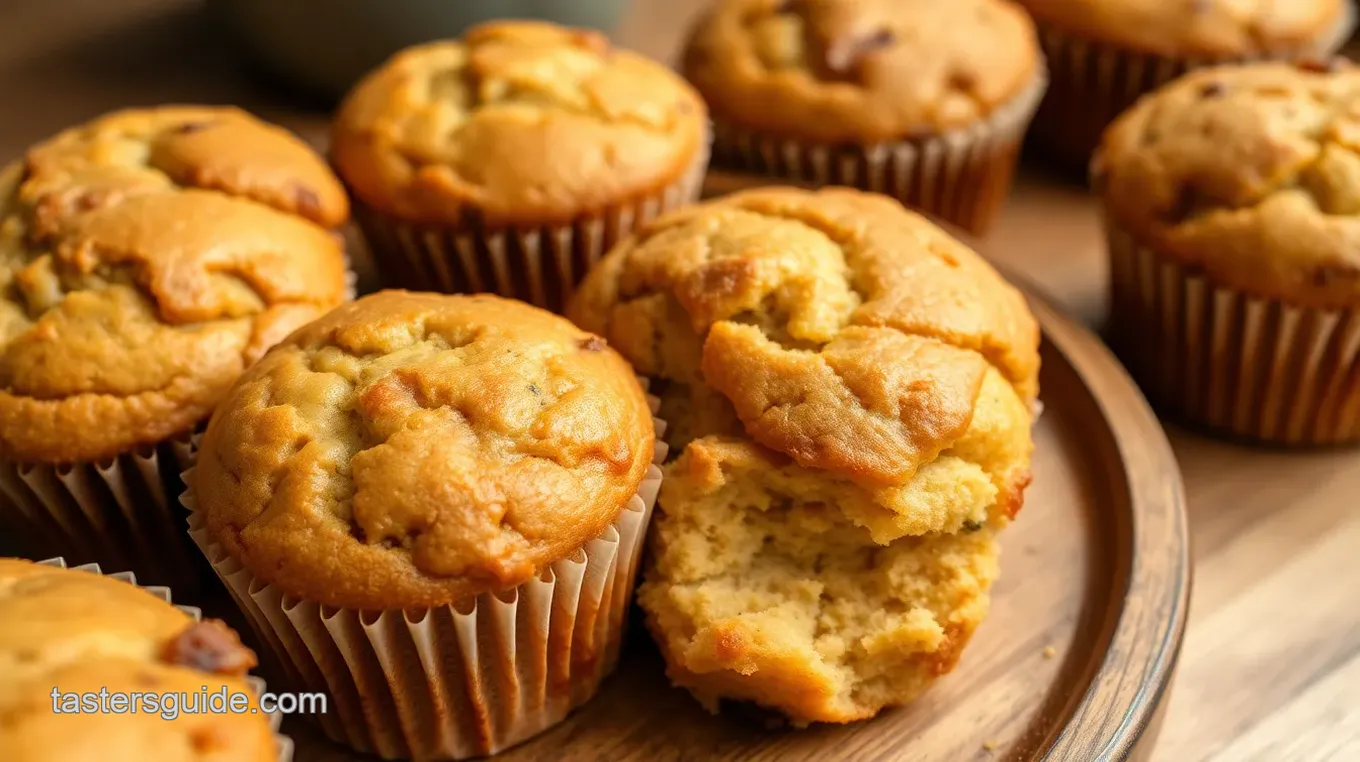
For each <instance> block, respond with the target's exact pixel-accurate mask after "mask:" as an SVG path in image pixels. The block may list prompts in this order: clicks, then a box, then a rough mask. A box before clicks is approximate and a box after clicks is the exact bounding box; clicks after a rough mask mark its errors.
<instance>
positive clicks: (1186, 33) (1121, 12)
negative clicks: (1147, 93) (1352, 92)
mask: <svg viewBox="0 0 1360 762" xmlns="http://www.w3.org/2000/svg"><path fill="white" fill-rule="evenodd" d="M1018 1H1019V3H1020V4H1021V5H1023V6H1025V8H1026V9H1027V10H1029V12H1030V13H1032V14H1034V18H1035V19H1037V20H1039V21H1040V22H1042V23H1045V24H1049V25H1051V26H1053V27H1054V28H1056V29H1061V30H1063V31H1065V32H1067V33H1069V34H1073V35H1077V36H1081V37H1086V38H1090V39H1094V40H1096V41H1098V42H1102V43H1107V44H1112V45H1117V46H1120V47H1124V48H1128V49H1131V50H1134V51H1137V52H1141V53H1152V54H1155V55H1164V56H1190V57H1207V58H1238V57H1242V56H1250V55H1264V54H1270V55H1283V54H1296V55H1304V54H1308V53H1323V52H1327V51H1328V50H1329V49H1331V48H1332V47H1333V46H1336V45H1340V44H1341V42H1342V41H1343V40H1344V36H1345V35H1344V28H1345V24H1344V23H1343V22H1344V21H1345V19H1346V18H1347V17H1348V14H1349V13H1350V11H1349V9H1348V8H1347V7H1346V6H1347V3H1346V0H1247V1H1246V2H1244V1H1243V0H1018Z"/></svg>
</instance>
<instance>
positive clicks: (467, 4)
mask: <svg viewBox="0 0 1360 762" xmlns="http://www.w3.org/2000/svg"><path fill="white" fill-rule="evenodd" d="M204 2H205V5H206V6H207V8H208V10H209V11H210V12H211V13H213V14H215V15H216V17H217V18H216V21H217V23H219V24H221V25H222V26H223V28H224V30H225V31H226V32H227V33H228V34H230V35H231V36H232V37H233V38H234V39H235V40H236V41H237V42H239V43H240V44H241V45H242V46H243V47H244V48H245V49H246V51H247V52H248V53H249V54H250V55H251V56H252V57H253V58H254V59H255V60H256V61H258V62H259V63H260V64H261V65H263V66H264V67H265V68H266V69H268V70H269V71H270V72H272V73H273V74H275V75H278V76H280V77H282V78H284V79H286V80H287V81H288V82H290V83H292V84H293V85H295V86H298V87H301V88H304V89H306V90H309V91H312V92H315V93H317V94H319V95H324V96H327V97H330V98H337V97H339V96H341V95H343V94H344V92H345V91H346V90H348V89H349V87H350V85H352V84H354V82H355V81H356V80H358V79H359V77H361V76H363V75H364V73H365V72H367V71H369V70H370V69H372V68H374V67H375V66H377V65H378V64H380V63H382V62H383V61H384V60H385V59H386V58H387V57H388V56H390V55H392V54H393V53H395V52H397V51H398V50H401V49H402V48H405V47H408V46H410V45H415V44H417V43H421V42H428V41H430V40H437V39H442V38H448V37H457V36H458V35H459V34H460V33H462V32H463V30H465V29H467V28H468V27H470V26H473V25H474V24H478V23H480V22H483V21H490V20H492V19H497V18H519V19H542V20H545V21H555V22H557V23H559V24H566V25H568V26H579V27H589V28H593V29H600V30H603V31H606V32H608V31H611V30H613V29H614V27H615V26H616V25H617V24H618V23H619V19H620V17H621V16H622V13H623V9H624V6H625V5H627V2H628V0H204Z"/></svg>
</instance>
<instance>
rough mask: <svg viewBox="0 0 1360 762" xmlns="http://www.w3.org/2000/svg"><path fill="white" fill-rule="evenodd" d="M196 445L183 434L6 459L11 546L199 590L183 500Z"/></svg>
mask: <svg viewBox="0 0 1360 762" xmlns="http://www.w3.org/2000/svg"><path fill="white" fill-rule="evenodd" d="M77 435H78V434H77ZM190 450H191V444H190V435H189V434H183V435H180V436H178V437H174V438H172V439H169V440H166V441H164V442H161V443H160V444H157V445H152V446H146V447H141V448H138V449H136V450H133V451H131V452H127V453H123V454H121V455H119V456H117V457H115V458H111V459H109V460H105V461H99V462H94V463H88V462H87V463H70V464H61V465H51V464H34V463H14V462H10V461H6V460H0V525H3V526H4V527H5V528H6V530H7V531H6V534H7V535H8V538H7V539H8V542H7V543H6V547H5V548H4V552H7V553H13V554H14V555H18V556H22V557H25V558H32V559H40V558H47V557H49V556H62V557H64V558H66V559H69V560H70V561H71V562H72V563H82V564H83V563H89V562H98V563H99V564H100V565H101V566H102V567H104V568H106V569H119V570H122V571H133V572H136V573H137V576H138V577H140V578H141V579H143V580H146V581H147V582H150V583H154V584H172V585H174V586H175V587H177V588H179V589H181V590H186V589H187V590H188V591H190V592H193V591H195V590H196V589H197V587H198V580H199V567H198V566H196V565H195V564H196V559H195V554H194V552H193V550H192V548H191V547H190V546H189V544H188V543H187V542H186V541H185V539H184V511H183V508H182V507H181V506H180V505H179V504H178V503H177V502H176V500H175V497H176V496H177V495H178V494H179V493H180V491H181V490H182V489H183V487H182V482H181V480H180V472H181V471H183V470H184V467H185V466H186V465H187V464H188V463H189V458H190ZM10 546H12V547H10Z"/></svg>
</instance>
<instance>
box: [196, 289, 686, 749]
mask: <svg viewBox="0 0 1360 762" xmlns="http://www.w3.org/2000/svg"><path fill="white" fill-rule="evenodd" d="M657 452H658V451H657V450H656V448H655V435H654V421H653V419H652V417H651V410H650V406H649V401H648V399H647V397H646V396H645V394H644V393H643V390H642V388H641V386H640V385H639V383H638V380H637V378H636V377H635V376H634V375H633V373H632V370H631V369H630V368H629V367H628V365H627V363H625V362H624V361H623V360H622V359H621V358H620V357H619V356H618V354H616V353H615V352H613V351H612V350H610V349H609V347H607V346H606V345H605V343H604V342H603V341H602V340H601V339H600V338H598V337H596V336H593V335H591V334H589V333H586V332H584V331H582V330H580V329H578V328H576V327H575V326H573V325H571V324H570V323H569V322H567V321H566V320H565V319H563V318H560V317H557V316H555V315H552V314H550V313H548V312H546V311H543V310H540V309H537V308H534V307H530V306H528V305H525V304H522V303H519V302H514V301H510V300H506V299H502V298H499V297H495V296H491V295H478V296H458V295H454V296H445V295H436V294H412V293H406V292H382V293H380V294H377V295H374V296H369V297H365V298H363V299H360V300H359V301H357V302H354V303H352V304H349V305H346V306H343V307H341V308H339V309H337V310H335V311H334V312H332V313H330V314H329V315H327V316H326V317H324V318H322V319H321V320H318V321H317V322H315V323H312V324H311V325H309V326H306V327H304V328H302V329H300V330H299V331H297V332H296V333H294V334H293V335H292V336H291V337H289V338H288V339H287V340H286V341H285V342H283V343H282V344H281V345H280V346H278V347H277V348H275V349H274V350H273V351H272V352H270V353H269V354H268V355H266V356H265V357H264V359H262V360H261V361H260V362H259V363H257V364H256V365H255V366H254V367H253V368H251V369H250V370H249V371H247V372H246V373H245V375H244V376H243V377H242V378H241V380H240V382H239V383H238V384H237V385H236V386H235V387H234V388H233V389H232V391H231V392H230V393H229V394H228V395H227V398H226V399H225V401H224V402H223V403H222V405H221V406H219V407H218V409H217V412H216V413H215V414H214V415H213V419H212V422H211V423H210V424H209V426H208V431H207V433H206V434H205V436H204V438H203V442H202V448H201V450H199V452H198V463H197V465H196V467H195V469H194V470H193V471H191V472H189V475H188V477H187V478H188V481H189V492H188V493H187V494H186V495H185V502H186V505H188V506H189V508H190V510H191V511H192V514H191V516H190V527H191V529H190V531H191V534H192V535H193V537H194V539H195V540H196V541H197V542H198V543H199V544H200V546H201V547H202V548H203V549H204V551H205V552H206V553H207V556H208V558H209V559H210V560H211V562H212V564H213V567H214V568H215V569H216V570H217V572H218V574H220V575H221V577H222V579H223V580H224V581H225V582H226V584H227V586H228V588H229V589H230V590H231V591H232V593H233V595H234V596H235V598H236V599H237V602H238V603H240V604H241V606H242V607H243V608H244V609H245V611H246V613H247V614H248V616H249V617H250V618H251V619H252V620H253V621H254V624H255V626H256V627H258V628H259V630H260V635H261V640H262V641H264V642H266V643H268V646H269V648H271V649H272V650H274V651H275V653H276V655H277V656H278V657H279V660H280V661H282V662H284V664H285V667H286V668H287V671H288V672H290V673H291V676H292V679H293V681H294V683H295V684H297V685H300V686H305V687H306V689H307V690H316V691H326V692H328V693H329V694H330V695H331V704H330V705H331V707H333V711H331V712H330V713H329V714H327V715H325V716H323V717H321V718H320V719H321V720H322V722H323V724H324V726H325V728H326V730H327V732H328V733H329V734H330V735H331V736H332V737H333V738H335V739H336V740H338V741H341V742H344V743H348V744H349V745H351V746H353V747H354V748H356V749H358V750H360V751H365V752H372V753H377V754H380V755H382V756H384V757H388V758H398V757H400V758H410V757H414V758H417V759H436V758H439V759H462V758H466V757H470V756H480V755H486V754H493V753H495V752H497V751H499V750H501V749H504V748H506V747H508V746H511V745H513V744H515V743H518V742H520V741H522V740H524V739H526V738H528V737H530V736H532V735H534V734H536V733H538V732H540V731H542V730H544V729H545V728H547V727H549V726H551V725H553V724H554V723H556V722H558V721H559V720H561V719H562V718H563V717H564V716H565V715H566V714H567V712H568V711H570V710H571V709H572V708H574V707H576V706H578V705H580V704H581V703H583V702H585V701H586V700H587V699H589V698H590V697H591V695H593V694H594V692H595V690H596V688H597V687H598V685H599V682H600V680H601V679H602V678H603V677H604V676H605V675H606V674H607V673H608V672H609V671H610V670H611V669H612V668H613V665H614V662H615V660H616V658H617V655H618V648H619V643H620V640H621V637H622V632H623V625H624V618H625V613H626V611H627V608H628V603H629V600H630V599H631V597H632V586H633V577H634V574H635V570H636V565H637V556H638V552H639V550H640V548H641V545H642V542H641V540H642V536H643V533H644V531H645V528H646V524H647V520H648V517H649V515H650V512H651V506H652V502H653V501H654V500H655V496H656V489H657V487H658V483H659V480H660V472H659V470H658V469H656V468H655V467H654V466H653V461H654V459H656V458H657Z"/></svg>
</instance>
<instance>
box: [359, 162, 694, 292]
mask: <svg viewBox="0 0 1360 762" xmlns="http://www.w3.org/2000/svg"><path fill="white" fill-rule="evenodd" d="M707 169H708V141H707V140H705V141H704V142H703V143H702V149H701V150H700V152H699V155H698V156H697V157H696V158H695V161H694V163H693V164H691V165H690V167H689V169H687V170H686V171H685V173H684V174H683V175H682V176H681V177H680V179H679V180H677V181H676V182H675V183H672V184H671V185H668V186H666V187H665V188H663V189H661V191H659V192H657V193H653V194H650V195H647V196H644V197H641V198H637V199H633V200H630V201H628V202H627V203H623V204H620V205H618V206H613V207H609V208H606V209H604V210H603V211H601V212H599V213H597V214H592V215H589V216H585V217H581V218H578V219H577V220H575V221H574V222H572V223H571V224H567V225H545V226H540V227H509V228H483V227H481V226H480V225H478V224H476V223H475V222H474V223H472V224H468V225H463V226H440V225H415V224H408V223H405V222H402V221H400V220H398V219H396V218H394V217H391V216H389V215H387V214H385V213H383V212H381V211H378V210H376V209H374V208H372V207H370V206H368V205H366V204H364V203H363V202H362V201H360V200H359V199H358V198H356V199H355V200H354V219H355V221H356V222H357V223H358V225H359V229H360V230H361V231H362V232H363V237H364V240H365V242H366V243H367V244H368V248H369V257H370V259H371V261H372V264H373V266H374V268H375V269H376V270H377V271H378V273H379V275H381V276H382V279H383V280H384V281H385V282H386V283H387V284H388V285H392V286H398V287H402V288H410V289H413V290H420V291H442V292H445V293H450V294H458V293H495V294H500V295H501V296H506V297H511V298H514V299H519V300H521V301H525V302H528V303H530V304H533V305H536V306H538V307H543V308H546V309H549V310H552V311H553V312H559V313H560V312H562V311H563V310H564V309H565V308H566V305H567V302H568V301H570V299H571V295H572V294H573V293H574V292H575V290H576V286H577V284H579V283H580V282H581V279H582V278H584V277H585V274H586V272H587V271H588V270H589V269H590V268H591V267H592V266H593V265H594V264H595V263H596V262H598V261H599V260H600V258H601V257H603V256H604V255H605V253H606V252H608V251H609V249H610V248H612V247H613V246H614V244H615V243H617V242H618V241H619V240H620V239H622V238H624V237H625V236H627V235H628V234H629V233H631V232H632V231H633V230H635V229H636V228H638V227H640V226H641V225H643V224H645V223H647V222H649V221H651V220H653V219H655V218H656V217H658V216H659V215H661V214H663V213H665V212H668V211H671V210H672V209H676V208H678V207H680V206H683V205H685V204H689V203H692V202H694V201H696V200H697V199H698V198H699V194H700V192H701V191H702V190H703V180H704V173H705V172H706V171H707Z"/></svg>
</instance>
